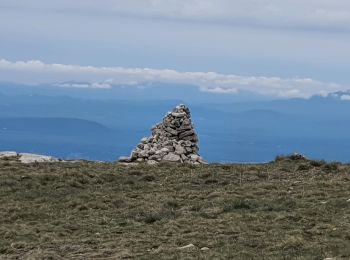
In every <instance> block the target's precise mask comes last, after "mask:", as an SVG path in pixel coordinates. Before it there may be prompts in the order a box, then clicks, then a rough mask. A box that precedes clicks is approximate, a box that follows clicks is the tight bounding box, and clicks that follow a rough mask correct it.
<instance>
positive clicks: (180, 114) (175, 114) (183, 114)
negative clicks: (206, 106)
mask: <svg viewBox="0 0 350 260" xmlns="http://www.w3.org/2000/svg"><path fill="white" fill-rule="evenodd" d="M171 115H172V116H174V117H184V116H186V113H185V112H180V113H177V112H172V113H171Z"/></svg>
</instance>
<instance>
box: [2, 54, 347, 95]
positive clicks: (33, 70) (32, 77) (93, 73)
mask: <svg viewBox="0 0 350 260" xmlns="http://www.w3.org/2000/svg"><path fill="white" fill-rule="evenodd" d="M0 79H1V80H2V81H8V82H16V83H23V84H49V85H54V86H60V87H72V88H74V87H78V88H111V87H113V85H125V86H140V85H147V84H149V83H171V84H179V85H195V86H198V87H199V89H200V90H201V91H205V92H211V93H225V94H234V93H237V92H239V91H249V92H252V93H255V94H260V95H266V96H273V97H285V98H292V97H300V98H309V97H311V96H313V95H322V96H326V95H328V94H329V93H332V92H336V91H345V90H347V89H348V88H347V87H346V86H343V85H340V84H335V83H327V82H322V81H317V80H313V79H307V78H304V79H303V78H289V79H288V78H287V79H282V78H279V77H261V76H259V77H256V76H238V75H232V74H219V73H215V72H179V71H176V70H167V69H163V70H159V69H149V68H122V67H93V66H79V65H65V64H45V63H43V62H41V61H26V62H25V61H17V62H10V61H7V60H4V59H2V60H0Z"/></svg>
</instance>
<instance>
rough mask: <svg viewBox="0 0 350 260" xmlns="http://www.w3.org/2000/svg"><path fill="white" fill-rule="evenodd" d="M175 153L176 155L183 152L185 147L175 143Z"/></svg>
mask: <svg viewBox="0 0 350 260" xmlns="http://www.w3.org/2000/svg"><path fill="white" fill-rule="evenodd" d="M175 153H176V154H178V155H181V154H185V153H186V149H185V148H184V147H182V146H181V145H176V146H175Z"/></svg>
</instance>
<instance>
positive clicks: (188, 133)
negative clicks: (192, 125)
mask: <svg viewBox="0 0 350 260" xmlns="http://www.w3.org/2000/svg"><path fill="white" fill-rule="evenodd" d="M193 134H194V131H193V130H188V131H185V132H183V133H181V134H179V139H183V138H184V137H186V136H190V135H193Z"/></svg>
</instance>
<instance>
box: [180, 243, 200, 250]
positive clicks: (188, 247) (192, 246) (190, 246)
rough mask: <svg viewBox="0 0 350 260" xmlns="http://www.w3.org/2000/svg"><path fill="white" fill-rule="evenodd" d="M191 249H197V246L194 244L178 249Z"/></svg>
mask: <svg viewBox="0 0 350 260" xmlns="http://www.w3.org/2000/svg"><path fill="white" fill-rule="evenodd" d="M191 248H193V249H194V248H196V246H195V245H194V244H188V245H186V246H181V247H178V248H177V249H180V250H183V249H191Z"/></svg>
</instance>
